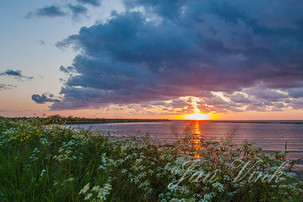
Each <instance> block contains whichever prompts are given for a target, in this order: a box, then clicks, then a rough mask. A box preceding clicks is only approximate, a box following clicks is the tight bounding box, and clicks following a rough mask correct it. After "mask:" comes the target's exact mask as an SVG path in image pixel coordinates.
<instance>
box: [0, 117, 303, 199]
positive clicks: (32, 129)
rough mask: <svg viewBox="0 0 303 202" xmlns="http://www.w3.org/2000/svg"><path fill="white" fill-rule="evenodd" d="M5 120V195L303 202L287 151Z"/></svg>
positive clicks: (1, 123) (0, 126)
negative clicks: (268, 151)
mask: <svg viewBox="0 0 303 202" xmlns="http://www.w3.org/2000/svg"><path fill="white" fill-rule="evenodd" d="M185 133H186V134H187V135H188V136H187V138H185V139H183V140H181V141H179V142H177V143H175V144H174V145H172V146H167V145H164V144H163V143H161V142H159V141H158V140H156V139H153V138H150V137H149V136H147V135H146V136H144V137H140V138H135V137H132V138H119V139H117V138H115V137H113V136H111V135H110V134H107V133H102V131H100V132H99V133H98V132H96V131H88V130H84V129H81V128H77V129H75V128H69V127H67V126H65V125H44V124H43V123H42V122H41V121H38V120H37V119H31V120H19V121H17V122H14V121H12V120H9V119H0V176H1V177H0V201H84V200H87V201H302V193H303V190H302V189H303V183H302V181H300V180H299V179H298V178H297V177H296V174H295V173H293V172H291V168H292V165H293V164H294V163H295V162H294V161H287V151H283V152H273V153H271V154H264V153H261V148H259V147H257V146H255V145H254V144H251V143H248V142H245V143H243V145H240V146H236V145H233V143H232V141H231V139H232V134H229V135H227V136H226V138H225V139H222V140H220V141H215V140H209V139H205V138H203V137H200V136H197V135H194V134H193V135H192V134H191V133H190V132H189V131H185Z"/></svg>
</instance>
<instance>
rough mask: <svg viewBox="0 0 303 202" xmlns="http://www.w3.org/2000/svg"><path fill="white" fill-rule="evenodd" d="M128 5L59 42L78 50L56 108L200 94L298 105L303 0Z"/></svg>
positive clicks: (211, 103)
mask: <svg viewBox="0 0 303 202" xmlns="http://www.w3.org/2000/svg"><path fill="white" fill-rule="evenodd" d="M78 1H79V2H82V3H84V2H86V3H88V2H92V1H84V0H78ZM125 6H126V11H125V12H123V13H120V14H118V13H113V15H112V17H111V19H110V20H108V21H107V22H106V23H104V24H95V25H93V26H91V27H82V28H81V30H80V31H79V33H78V34H76V35H71V36H69V37H68V38H67V39H65V40H63V41H61V42H59V43H58V44H57V46H58V47H61V48H66V47H69V46H73V47H74V48H75V49H76V50H79V54H78V55H77V56H76V57H75V58H74V61H73V64H72V67H73V68H74V69H75V71H76V72H77V74H74V75H72V76H71V77H69V79H68V80H67V82H66V83H65V85H64V86H63V87H62V89H61V92H60V93H61V95H62V96H63V99H62V100H61V101H60V102H56V103H54V104H53V105H52V106H51V107H52V109H55V110H57V109H76V108H91V107H99V106H100V105H106V104H130V103H146V102H151V101H164V100H170V99H178V98H179V97H184V96H196V97H200V98H201V103H199V107H201V109H203V110H204V111H220V112H225V111H243V110H277V109H278V108H287V107H291V106H295V107H298V106H302V105H300V102H299V101H298V100H297V99H298V98H299V97H302V96H301V95H300V93H301V92H302V90H301V89H302V87H303V37H302V36H303V21H302V19H303V3H302V2H301V1H297V0H292V1H285V0H262V1H261V0H259V1H251V2H247V1H242V0H234V1H227V0H220V1H210V0H206V1H190V0H182V1H181V0H179V1H145V0H140V1H139V0H138V1H137V0H125ZM61 71H63V72H65V69H61ZM66 71H67V70H66ZM211 92H221V93H222V95H224V96H226V97H225V98H226V99H225V98H224V97H222V96H220V95H221V94H220V95H219V94H216V93H211ZM223 98H224V99H223ZM286 101H287V102H288V103H286ZM294 103H298V104H294Z"/></svg>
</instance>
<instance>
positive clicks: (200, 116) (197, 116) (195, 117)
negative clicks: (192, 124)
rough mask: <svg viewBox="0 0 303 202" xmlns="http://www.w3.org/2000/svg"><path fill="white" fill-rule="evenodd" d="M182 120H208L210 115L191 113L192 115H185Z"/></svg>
mask: <svg viewBox="0 0 303 202" xmlns="http://www.w3.org/2000/svg"><path fill="white" fill-rule="evenodd" d="M184 118H185V119H188V120H207V119H209V118H210V115H209V114H202V113H200V112H196V113H193V114H188V115H185V116H184Z"/></svg>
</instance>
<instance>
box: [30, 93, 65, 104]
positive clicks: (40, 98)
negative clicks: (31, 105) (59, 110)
mask: <svg viewBox="0 0 303 202" xmlns="http://www.w3.org/2000/svg"><path fill="white" fill-rule="evenodd" d="M32 100H33V101H35V102H36V103H38V104H44V103H46V102H59V99H58V98H55V97H54V96H53V95H52V94H48V93H43V94H42V95H39V94H33V95H32Z"/></svg>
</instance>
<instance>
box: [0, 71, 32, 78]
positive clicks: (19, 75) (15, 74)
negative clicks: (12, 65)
mask: <svg viewBox="0 0 303 202" xmlns="http://www.w3.org/2000/svg"><path fill="white" fill-rule="evenodd" d="M0 76H13V77H14V78H16V79H18V80H23V79H27V80H31V79H34V77H33V76H24V75H23V74H22V72H21V71H20V70H11V69H8V70H6V71H5V72H1V73H0Z"/></svg>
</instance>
